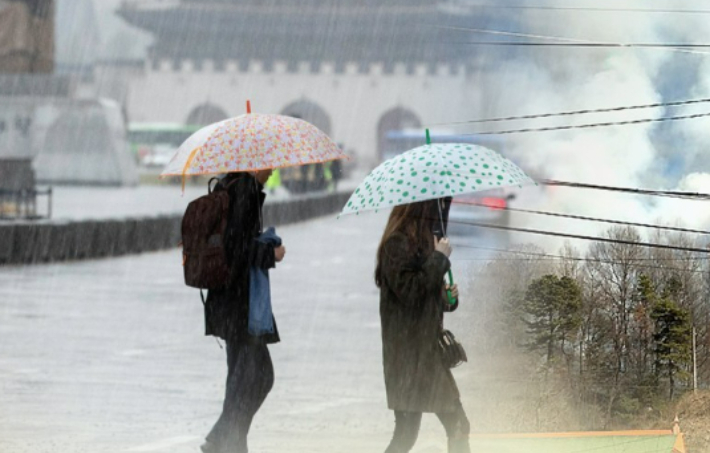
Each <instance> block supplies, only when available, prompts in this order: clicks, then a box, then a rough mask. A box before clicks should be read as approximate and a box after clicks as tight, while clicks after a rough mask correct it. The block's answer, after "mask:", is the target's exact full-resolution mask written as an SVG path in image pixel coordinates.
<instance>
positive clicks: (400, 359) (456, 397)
mask: <svg viewBox="0 0 710 453" xmlns="http://www.w3.org/2000/svg"><path fill="white" fill-rule="evenodd" d="M444 205H445V203H444V200H443V199H440V200H427V201H422V202H416V203H410V204H405V205H401V206H396V207H394V208H393V210H392V213H391V214H390V217H389V221H388V223H387V226H386V227H385V231H384V234H383V236H382V241H381V242H380V246H379V249H378V251H377V267H376V270H375V283H376V284H377V286H378V287H379V288H380V318H381V321H382V355H383V365H384V375H385V387H386V390H387V403H388V406H389V408H390V409H392V410H393V411H394V416H395V430H394V435H393V437H392V441H391V442H390V445H389V447H387V450H386V451H385V453H404V452H408V451H410V450H411V449H412V447H413V446H414V443H415V442H416V440H417V436H418V434H419V426H420V424H421V419H422V413H424V412H432V413H435V414H436V416H437V417H438V418H439V420H440V421H441V423H442V424H443V425H444V428H445V430H446V434H447V437H448V445H449V448H448V451H449V453H469V452H470V448H469V442H468V435H469V432H470V425H469V422H468V419H467V418H466V414H465V412H464V410H463V406H462V405H461V400H460V394H459V390H458V387H457V386H456V381H454V377H453V375H452V374H451V371H450V370H449V368H448V366H447V365H446V364H445V363H444V358H443V354H442V352H441V351H440V349H439V346H438V341H439V338H440V335H441V333H442V330H443V315H444V312H445V311H453V310H455V309H456V308H457V307H458V289H457V288H456V286H455V285H453V286H452V287H451V288H449V287H448V285H445V283H444V276H445V274H446V272H447V271H448V270H449V268H450V266H451V263H450V261H449V258H448V257H449V256H450V254H451V245H450V244H449V241H448V239H446V238H441V239H440V238H438V237H436V236H435V235H434V229H435V226H436V225H437V222H438V223H439V224H443V222H444V221H445V220H443V219H444V217H442V209H444ZM442 229H443V228H442ZM447 289H448V290H450V291H451V294H452V296H453V297H454V298H455V299H456V300H455V303H454V304H450V303H449V301H448V299H447V296H446V290H447Z"/></svg>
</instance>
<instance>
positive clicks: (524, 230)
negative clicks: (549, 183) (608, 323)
mask: <svg viewBox="0 0 710 453" xmlns="http://www.w3.org/2000/svg"><path fill="white" fill-rule="evenodd" d="M449 223H454V224H457V225H469V226H475V227H480V228H493V229H495V230H504V231H519V232H521V233H530V234H539V235H543V236H557V237H563V238H568V239H581V240H585V241H595V242H606V243H610V244H623V245H633V246H638V247H649V248H659V249H666V250H679V251H684V252H698V253H708V252H710V250H707V249H701V248H695V247H680V246H673V245H666V244H657V243H654V242H634V241H626V240H623V239H610V238H602V237H598V236H584V235H579V234H570V233H560V232H556V231H546V230H533V229H530V228H518V227H509V226H503V225H492V224H488V223H480V222H461V221H451V220H449Z"/></svg>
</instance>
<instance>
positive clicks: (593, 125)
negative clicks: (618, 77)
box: [462, 112, 710, 135]
mask: <svg viewBox="0 0 710 453" xmlns="http://www.w3.org/2000/svg"><path fill="white" fill-rule="evenodd" d="M708 116H710V112H707V113H696V114H694V115H683V116H665V117H661V118H645V119H640V120H632V121H608V122H604V123H588V124H578V125H570V126H553V127H539V128H526V129H511V130H504V131H493V132H474V133H469V134H462V135H505V134H523V133H529V132H549V131H563V130H571V129H590V128H596V127H608V126H628V125H632V124H643V123H660V122H665V121H680V120H691V119H696V118H704V117H708Z"/></svg>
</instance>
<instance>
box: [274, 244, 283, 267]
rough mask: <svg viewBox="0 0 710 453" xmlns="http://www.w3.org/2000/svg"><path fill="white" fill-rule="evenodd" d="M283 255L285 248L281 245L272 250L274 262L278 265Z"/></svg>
mask: <svg viewBox="0 0 710 453" xmlns="http://www.w3.org/2000/svg"><path fill="white" fill-rule="evenodd" d="M285 255H286V247H284V246H283V245H280V246H278V247H276V248H274V261H276V262H277V263H280V262H281V261H282V260H283V259H284V256H285Z"/></svg>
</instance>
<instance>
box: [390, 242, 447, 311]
mask: <svg viewBox="0 0 710 453" xmlns="http://www.w3.org/2000/svg"><path fill="white" fill-rule="evenodd" d="M383 252H384V253H383V257H382V263H381V266H382V273H383V279H384V281H385V284H386V285H387V287H388V288H389V289H390V290H391V291H392V292H393V293H394V295H395V296H396V297H397V300H398V301H399V302H400V303H403V304H407V305H416V304H418V303H421V302H422V301H424V300H427V299H429V300H431V295H435V294H437V293H439V292H440V291H441V290H442V285H443V283H442V282H443V278H444V274H446V271H448V270H449V267H450V266H451V263H450V262H449V259H448V258H447V257H446V256H445V255H444V254H443V253H441V252H437V251H434V252H433V253H431V254H430V255H429V256H428V257H427V258H426V259H425V260H424V261H423V263H421V264H416V263H414V258H415V253H414V250H412V249H411V246H410V245H409V241H408V240H407V238H406V237H404V236H403V235H401V234H394V235H392V237H390V238H389V239H388V240H387V242H385V245H384V250H383ZM434 297H436V296H434Z"/></svg>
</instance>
